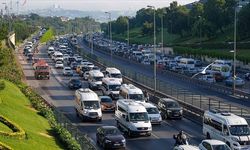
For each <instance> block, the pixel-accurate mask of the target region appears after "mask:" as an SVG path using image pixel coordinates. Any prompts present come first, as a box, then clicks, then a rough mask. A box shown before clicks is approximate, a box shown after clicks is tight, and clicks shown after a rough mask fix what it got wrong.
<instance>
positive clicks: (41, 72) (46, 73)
mask: <svg viewBox="0 0 250 150" xmlns="http://www.w3.org/2000/svg"><path fill="white" fill-rule="evenodd" d="M33 68H34V70H35V71H34V75H35V78H36V79H49V78H50V67H49V65H48V63H47V62H46V61H45V60H43V59H41V60H38V61H37V62H36V63H34V64H33Z"/></svg>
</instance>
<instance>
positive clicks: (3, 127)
mask: <svg viewBox="0 0 250 150" xmlns="http://www.w3.org/2000/svg"><path fill="white" fill-rule="evenodd" d="M0 106H1V105H0ZM0 131H4V132H12V130H11V129H10V128H9V127H7V126H6V125H5V124H3V123H1V122H0Z"/></svg>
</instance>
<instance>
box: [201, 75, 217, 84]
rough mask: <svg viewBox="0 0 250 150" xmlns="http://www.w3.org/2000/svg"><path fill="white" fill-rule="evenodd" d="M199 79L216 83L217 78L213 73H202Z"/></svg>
mask: <svg viewBox="0 0 250 150" xmlns="http://www.w3.org/2000/svg"><path fill="white" fill-rule="evenodd" d="M199 80H202V81H205V82H208V83H215V82H216V81H215V78H214V76H213V75H202V76H201V77H200V78H199Z"/></svg>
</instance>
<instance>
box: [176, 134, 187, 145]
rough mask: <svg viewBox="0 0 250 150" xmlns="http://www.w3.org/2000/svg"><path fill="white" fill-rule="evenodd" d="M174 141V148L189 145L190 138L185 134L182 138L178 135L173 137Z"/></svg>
mask: <svg viewBox="0 0 250 150" xmlns="http://www.w3.org/2000/svg"><path fill="white" fill-rule="evenodd" d="M173 139H175V145H174V146H179V145H189V142H188V138H187V136H186V135H185V134H183V135H182V137H180V138H179V137H178V135H173Z"/></svg>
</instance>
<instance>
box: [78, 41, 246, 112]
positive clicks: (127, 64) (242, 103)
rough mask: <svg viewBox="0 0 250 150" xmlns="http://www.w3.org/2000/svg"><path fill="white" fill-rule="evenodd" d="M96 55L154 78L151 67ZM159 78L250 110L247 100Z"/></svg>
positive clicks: (96, 53)
mask: <svg viewBox="0 0 250 150" xmlns="http://www.w3.org/2000/svg"><path fill="white" fill-rule="evenodd" d="M78 43H79V46H80V48H81V49H84V50H85V51H87V52H89V53H90V52H91V49H90V48H89V47H88V46H87V45H85V43H84V42H83V40H82V38H78ZM94 54H95V55H96V56H97V57H101V58H103V59H105V60H107V61H110V60H111V61H112V62H113V63H115V64H120V65H122V66H123V67H125V68H127V69H128V70H133V71H135V72H137V73H142V74H144V75H147V76H151V77H152V78H153V69H151V67H146V66H142V64H137V63H133V62H131V61H129V60H126V59H125V58H124V59H120V58H117V57H115V56H113V57H112V58H111V56H110V54H107V53H105V52H103V53H101V52H100V51H99V50H98V51H96V50H94ZM157 78H158V79H159V80H162V81H167V82H169V83H171V84H174V85H176V86H177V87H180V88H183V89H187V90H189V91H191V92H194V93H197V94H200V95H203V96H206V97H210V98H214V99H217V100H221V101H225V102H227V103H230V104H232V105H235V106H240V107H242V108H245V109H250V102H249V101H247V100H244V99H239V98H237V97H233V96H231V95H225V94H222V93H219V92H216V91H212V90H208V89H206V88H201V87H200V86H196V85H193V84H190V83H189V82H185V81H183V80H180V79H178V77H174V76H167V75H166V74H161V73H159V72H157Z"/></svg>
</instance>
